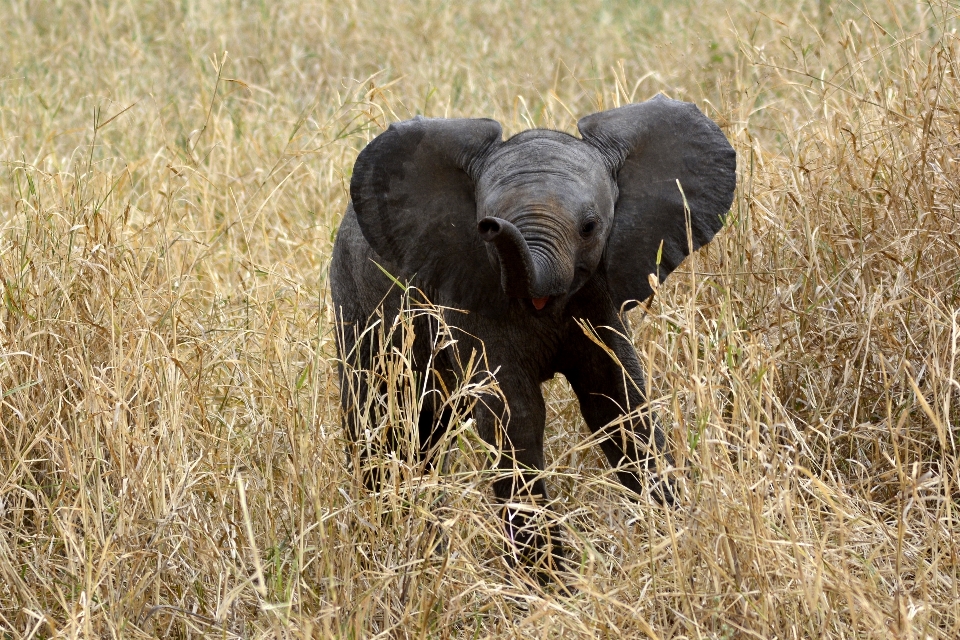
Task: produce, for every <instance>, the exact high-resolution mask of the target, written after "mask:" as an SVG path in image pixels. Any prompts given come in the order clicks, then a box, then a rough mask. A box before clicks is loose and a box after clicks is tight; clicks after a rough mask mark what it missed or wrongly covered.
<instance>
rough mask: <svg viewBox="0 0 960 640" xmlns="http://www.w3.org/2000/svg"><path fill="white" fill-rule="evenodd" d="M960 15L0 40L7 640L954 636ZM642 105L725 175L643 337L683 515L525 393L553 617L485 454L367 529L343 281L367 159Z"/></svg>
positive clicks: (204, 9)
mask: <svg viewBox="0 0 960 640" xmlns="http://www.w3.org/2000/svg"><path fill="white" fill-rule="evenodd" d="M958 13H960V8H958V7H957V6H955V5H954V4H950V3H947V2H944V1H943V0H933V1H932V2H884V1H881V0H852V1H849V2H841V1H839V0H819V1H818V2H817V1H812V0H807V1H800V2H730V1H723V2H720V1H717V0H700V1H698V2H667V1H662V2H661V1H655V2H631V1H626V0H619V1H616V0H615V1H609V2H601V1H599V0H579V1H578V2H545V1H544V2H517V1H515V0H501V1H493V2H476V3H454V2H440V1H434V0H430V1H423V2H415V1H397V2H374V1H367V0H341V1H339V2H316V1H311V0H298V1H296V2H286V1H282V2H259V3H258V2H243V1H233V2H230V1H223V2H216V1H214V0H183V1H182V2H178V3H173V2H160V1H144V2H134V1H131V0H97V1H92V2H78V1H73V0H60V1H57V2H31V1H21V0H5V1H4V2H3V3H2V5H0V38H2V43H0V285H2V291H0V294H2V304H0V396H2V397H0V637H3V638H49V637H111V638H120V637H122V638H141V637H179V638H187V637H191V638H193V637H208V636H210V637H223V638H234V637H244V638H248V637H249V638H258V637H346V638H367V637H390V638H399V637H403V638H406V637H411V638H413V637H416V638H421V637H423V638H428V637H429V638H433V637H439V638H447V637H465V638H483V637H517V638H528V637H543V638H561V637H562V638H617V639H625V638H644V637H649V638H754V637H755V638H819V637H824V638H891V637H895V638H918V639H923V638H944V639H955V638H957V637H960V461H958V453H960V450H958V440H960V426H958V425H960V406H958V405H960V383H958V381H960V371H958V369H960V352H958V349H960V278H958V275H960V224H958V223H960V202H958V198H960V133H958V131H960V81H958V77H960V39H958V36H957V35H956V33H955V28H956V27H957V23H958V20H957V15H958ZM660 91H662V92H664V93H666V94H667V95H669V96H670V97H673V98H678V99H683V100H688V101H693V102H696V103H697V104H698V105H699V106H700V108H701V109H702V110H703V111H704V112H705V113H707V114H708V115H709V116H711V117H712V118H713V119H714V120H716V121H717V122H718V123H719V124H720V125H721V127H722V128H723V130H724V131H725V133H726V134H727V136H728V137H729V138H730V140H731V142H732V144H733V145H734V147H735V148H736V150H737V152H738V190H737V195H736V199H735V201H734V205H733V208H732V210H731V213H730V215H729V216H728V219H727V226H726V228H725V229H724V230H723V231H721V233H720V234H719V235H718V236H717V238H716V239H715V240H714V242H713V243H712V244H711V245H709V247H708V248H706V249H705V250H704V251H701V252H700V253H699V254H698V255H697V256H696V257H695V258H693V259H690V260H688V261H687V262H686V263H684V265H683V266H682V267H681V268H680V270H678V272H676V273H675V274H674V275H673V276H672V277H671V279H670V280H668V281H667V282H666V283H665V284H664V285H663V286H662V287H661V288H660V289H659V290H658V292H657V294H656V295H655V296H654V298H653V299H652V300H651V301H650V302H649V304H647V305H646V306H645V307H642V308H640V309H638V310H635V311H632V312H630V320H631V323H632V327H633V329H632V330H633V332H634V336H633V337H634V341H635V344H636V346H637V348H638V350H639V353H640V354H641V359H642V360H643V361H644V363H645V365H646V367H647V368H648V373H649V376H648V377H649V380H650V382H649V385H650V399H651V402H652V403H653V405H654V406H655V407H656V409H657V411H658V412H659V414H660V416H661V419H662V422H663V424H664V425H665V426H666V427H667V429H668V431H669V433H670V434H671V449H672V451H673V453H674V456H675V458H676V460H677V464H678V466H679V467H680V468H682V469H683V475H682V477H681V479H680V484H681V485H682V486H681V488H682V500H681V503H680V505H679V506H678V507H677V508H675V509H665V508H662V507H660V506H658V505H656V504H653V503H647V502H645V501H641V502H635V501H633V500H631V499H630V496H629V495H628V492H627V490H625V489H623V488H622V487H620V486H619V485H618V484H617V483H616V481H615V478H614V476H613V474H612V472H611V471H610V470H609V468H608V466H607V465H606V463H605V462H604V461H603V460H601V458H600V456H599V455H598V450H597V447H595V446H593V444H594V443H592V442H590V441H589V440H588V439H587V437H586V430H585V427H584V425H583V422H582V419H581V417H580V414H579V411H578V407H577V403H576V400H575V398H574V396H573V394H572V393H571V391H570V390H569V388H568V387H567V386H566V383H565V382H564V381H562V380H555V381H553V382H551V383H550V384H549V385H548V389H547V398H548V462H549V465H550V466H549V468H548V469H547V471H546V474H547V482H548V486H549V487H550V489H551V491H552V493H553V496H554V497H555V498H556V501H557V503H558V505H557V511H558V513H560V514H562V518H563V519H562V527H563V531H564V535H565V537H566V539H567V542H568V547H569V549H568V551H569V557H570V558H571V562H570V565H571V567H570V572H569V573H570V575H569V576H568V579H569V581H570V582H571V583H572V584H573V585H574V586H576V588H577V589H576V591H574V592H573V593H567V592H565V591H563V590H559V589H551V588H547V589H538V588H534V587H531V586H528V585H527V584H526V583H525V582H524V580H523V576H522V575H519V574H516V573H515V572H514V571H513V570H512V569H511V568H510V567H509V566H508V565H507V564H506V563H505V562H504V560H503V557H502V540H501V533H500V529H499V517H498V513H497V508H496V505H495V504H494V503H493V501H492V496H491V492H490V489H489V481H488V472H487V471H486V460H487V456H488V452H487V451H486V449H485V448H484V445H483V443H482V442H480V441H479V440H478V439H477V437H476V436H475V434H474V432H473V431H472V430H471V428H470V427H471V425H470V423H469V422H466V423H463V424H461V425H458V428H457V429H456V430H455V432H454V433H452V434H451V436H450V439H449V445H450V449H451V452H452V453H451V454H450V458H449V460H448V463H447V465H446V469H445V470H444V471H443V472H442V473H441V472H439V471H433V472H430V473H427V474H419V473H417V472H416V470H415V469H410V468H406V467H405V466H404V465H403V464H402V463H401V462H399V461H398V460H396V459H395V458H392V459H384V460H383V461H382V463H383V464H384V465H385V466H388V467H390V468H391V469H392V471H393V475H392V478H393V481H392V482H391V483H389V484H387V485H385V487H384V489H383V491H382V493H380V494H379V495H371V494H370V493H368V492H366V491H364V490H362V489H361V487H360V485H359V482H358V480H357V478H356V477H355V473H354V471H352V467H351V466H350V465H349V464H348V463H347V458H346V455H345V453H344V451H345V447H344V440H343V434H342V432H341V430H340V419H339V413H338V412H339V409H338V401H337V398H338V395H337V394H338V392H337V379H336V352H335V348H334V331H335V329H334V326H333V323H332V313H331V308H330V302H329V291H328V289H329V287H328V282H327V265H328V263H329V258H330V251H331V246H332V241H333V237H334V234H335V232H336V229H337V226H338V223H339V220H340V217H341V215H342V212H343V210H344V208H345V206H346V204H347V199H348V191H347V186H348V184H349V179H350V175H351V173H350V172H351V167H352V164H353V160H354V159H355V157H356V154H357V152H358V151H359V150H360V149H361V148H362V147H363V145H364V144H365V143H366V142H367V141H369V140H370V139H371V138H372V137H373V136H375V135H376V134H377V133H379V132H380V131H382V130H383V128H384V127H385V126H386V125H387V124H388V123H390V122H391V121H395V120H398V119H404V118H408V117H411V116H413V115H415V114H424V115H428V116H477V117H479V116H485V117H492V118H496V119H498V120H499V121H500V122H501V123H502V124H503V126H504V129H505V132H506V133H507V134H512V133H515V132H518V131H520V130H523V129H525V128H528V127H551V128H556V129H560V130H563V131H570V132H573V131H575V123H576V120H577V118H579V117H580V116H582V115H586V114H588V113H592V112H594V111H597V110H599V109H604V108H609V107H612V106H616V105H619V104H623V103H626V102H629V101H638V100H644V99H647V98H649V97H651V96H653V95H655V94H656V93H657V92H660ZM397 362H401V363H402V358H401V359H399V360H397ZM404 375H405V374H404V372H403V371H402V370H398V373H397V376H398V379H402V378H403V376H404ZM457 392H458V393H462V394H465V396H469V395H470V394H476V393H477V392H478V390H477V389H471V388H464V389H461V390H458V391H457ZM409 419H410V417H409V416H408V415H406V414H404V415H399V414H398V417H397V421H398V423H401V424H402V423H403V420H409Z"/></svg>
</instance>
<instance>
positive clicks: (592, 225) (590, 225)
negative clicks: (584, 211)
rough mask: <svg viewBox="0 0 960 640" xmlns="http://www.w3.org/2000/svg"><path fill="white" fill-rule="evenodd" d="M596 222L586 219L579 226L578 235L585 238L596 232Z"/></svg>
mask: <svg viewBox="0 0 960 640" xmlns="http://www.w3.org/2000/svg"><path fill="white" fill-rule="evenodd" d="M596 229H597V221H596V220H593V219H587V220H584V221H583V224H581V225H580V235H581V236H583V237H584V238H586V237H587V236H589V235H590V234H591V233H593V232H594V231H596Z"/></svg>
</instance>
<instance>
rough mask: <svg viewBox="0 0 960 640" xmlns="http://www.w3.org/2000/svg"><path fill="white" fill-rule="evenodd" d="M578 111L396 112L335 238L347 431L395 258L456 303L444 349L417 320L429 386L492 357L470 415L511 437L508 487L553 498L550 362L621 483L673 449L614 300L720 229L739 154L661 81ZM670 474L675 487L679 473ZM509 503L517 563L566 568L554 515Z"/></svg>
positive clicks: (355, 428)
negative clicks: (558, 116)
mask: <svg viewBox="0 0 960 640" xmlns="http://www.w3.org/2000/svg"><path fill="white" fill-rule="evenodd" d="M577 127H578V128H579V131H580V135H581V136H582V137H581V138H576V137H574V136H571V135H568V134H566V133H561V132H557V131H550V130H543V129H533V130H529V131H524V132H522V133H520V134H518V135H515V136H513V137H512V138H510V139H509V140H506V141H503V139H502V132H501V128H500V125H499V124H498V123H497V122H495V121H494V120H489V119H459V120H448V119H429V118H421V117H417V118H415V119H413V120H407V121H404V122H398V123H395V124H393V125H391V126H390V128H389V129H388V130H387V131H385V132H384V133H382V134H380V135H379V136H377V137H376V138H375V139H374V140H373V141H371V142H370V144H368V145H367V146H366V148H364V149H363V151H361V152H360V155H359V156H358V158H357V161H356V164H355V165H354V170H353V177H352V179H351V181H350V196H351V200H352V202H351V204H350V205H349V206H348V207H347V211H346V214H345V215H344V218H343V222H342V224H341V225H340V229H339V232H338V234H337V239H336V243H335V246H334V250H333V261H332V264H331V267H330V280H331V288H332V294H333V302H334V305H335V309H336V314H337V320H338V325H339V326H338V334H339V338H338V349H339V354H340V357H341V362H342V364H341V394H342V404H343V414H344V422H345V426H346V430H347V432H348V433H349V434H350V435H351V436H352V437H353V438H355V439H356V438H360V437H361V434H362V433H363V425H362V424H361V423H362V422H363V418H362V416H361V415H360V411H359V409H358V407H359V406H360V404H362V402H359V401H358V398H362V397H363V396H364V394H369V393H377V392H379V391H378V389H374V388H371V386H370V384H369V382H368V380H367V379H366V378H364V377H363V372H364V370H366V369H368V368H369V367H370V365H371V358H372V357H373V355H372V354H374V353H376V350H377V349H378V348H380V345H378V344H376V339H375V338H374V337H372V336H374V332H370V331H367V332H366V333H365V332H364V330H365V328H367V326H368V323H369V322H370V321H371V318H372V317H374V315H375V314H376V313H377V312H378V311H379V312H380V313H382V314H383V316H384V317H388V318H389V317H393V316H394V315H395V314H396V312H397V310H398V309H399V307H400V304H401V298H402V291H401V288H400V287H398V286H396V282H395V281H394V279H391V278H390V277H388V276H387V275H386V273H389V274H392V275H393V276H394V277H395V278H396V279H399V280H400V281H407V282H409V283H410V284H411V285H413V286H415V287H417V288H418V289H419V290H420V291H422V292H423V294H424V295H425V296H426V297H427V298H428V299H429V300H430V301H431V302H433V303H435V304H437V305H442V306H443V307H445V308H447V309H448V311H445V314H446V317H445V321H446V323H447V324H448V325H450V326H453V327H456V328H457V329H458V330H459V333H458V335H457V336H456V342H455V344H453V345H452V346H448V347H447V348H445V349H443V350H441V351H440V352H439V353H436V352H435V351H436V350H435V348H434V342H433V341H432V340H431V339H430V337H431V335H433V334H435V332H436V331H437V326H436V323H435V322H433V323H431V321H430V320H429V318H428V317H427V316H424V318H425V319H424V320H422V321H421V324H420V326H418V327H417V339H416V340H415V342H414V346H413V360H414V363H415V364H414V366H415V367H417V368H418V369H419V370H420V371H421V372H422V374H423V375H424V376H425V377H427V378H429V380H428V381H427V385H428V386H430V388H433V389H440V388H443V387H444V385H446V388H450V386H451V384H453V383H455V381H456V379H457V378H458V376H461V375H462V374H463V371H462V369H461V366H460V364H459V363H460V362H461V359H460V357H459V356H463V359H464V360H465V359H466V358H468V357H469V356H470V354H471V352H473V351H474V350H475V351H476V352H477V353H482V352H484V351H485V353H486V358H487V362H488V365H489V370H490V371H495V372H496V379H497V382H498V384H499V388H500V391H501V394H502V398H490V399H489V401H485V402H483V403H481V404H478V405H477V408H476V409H475V410H474V417H475V419H476V424H477V428H478V430H479V435H480V436H481V437H482V438H483V439H484V440H486V441H487V442H489V443H497V446H499V447H500V448H501V450H502V451H503V455H502V456H501V457H500V462H499V467H500V468H501V469H502V471H503V473H502V474H499V475H498V476H497V478H498V479H496V480H495V481H494V486H493V489H494V493H495V495H496V497H497V498H498V499H500V500H502V501H503V502H504V503H505V504H506V503H510V504H511V505H516V504H517V503H518V502H524V501H526V502H527V503H529V502H533V503H537V502H539V503H540V504H542V503H543V502H544V501H545V500H546V498H547V491H546V488H545V486H544V482H543V480H542V478H539V477H537V472H538V471H540V470H542V469H543V468H544V452H543V438H544V423H545V413H546V412H545V407H544V399H543V395H542V392H541V384H542V383H543V382H544V381H546V380H549V379H550V378H552V377H553V376H554V375H555V374H557V373H562V374H563V375H564V376H565V377H566V378H567V380H568V381H569V382H570V385H571V386H572V387H573V390H574V392H575V393H576V396H577V399H578V400H579V403H580V410H581V412H582V413H583V417H584V419H585V421H586V424H587V426H588V427H589V429H590V430H591V431H592V432H594V433H595V434H597V435H598V436H599V437H600V440H601V445H600V446H601V447H602V449H603V452H604V454H606V457H607V459H608V460H609V462H610V464H611V465H612V466H613V467H614V468H615V469H616V470H617V471H616V473H617V477H618V478H619V480H620V481H621V482H622V483H623V484H624V485H626V486H627V487H629V488H630V489H632V490H633V491H635V492H636V493H637V494H641V493H642V492H643V490H644V489H643V487H644V480H643V476H645V475H650V474H652V473H653V472H654V471H655V464H654V457H653V456H654V453H655V452H656V451H658V450H659V451H660V452H661V453H660V455H661V456H662V457H661V460H666V461H667V464H671V462H670V459H669V456H668V455H667V454H666V453H665V452H664V451H663V449H664V437H663V434H662V432H661V430H660V428H659V427H658V426H657V424H656V420H655V419H654V418H653V417H652V416H650V415H649V414H648V413H647V411H646V410H645V399H644V395H643V389H644V382H643V374H642V371H641V365H640V362H639V359H638V357H637V354H636V352H635V350H634V348H633V346H632V344H631V342H630V340H629V339H628V337H627V336H628V332H627V330H626V328H625V325H624V321H623V319H622V317H621V313H622V312H623V310H624V309H628V308H631V307H632V306H635V305H636V304H637V301H640V300H644V299H646V298H647V297H648V296H650V295H651V293H652V289H651V283H650V276H651V275H653V276H654V277H657V278H658V279H659V280H660V281H661V282H662V281H663V280H664V278H666V277H667V275H668V274H669V273H670V272H671V271H673V270H674V269H675V268H676V267H677V266H678V265H679V264H680V263H681V262H682V261H683V259H684V258H685V257H686V256H687V255H688V254H689V252H690V250H691V249H697V248H699V247H701V246H702V245H704V244H706V243H707V242H709V241H710V239H711V238H712V237H713V236H714V234H716V233H717V232H718V231H719V230H720V228H721V227H722V226H723V218H724V216H725V215H726V213H727V211H728V210H729V208H730V205H731V203H732V200H733V192H734V188H735V185H736V153H735V152H734V150H733V148H732V147H731V146H730V143H729V142H728V141H727V139H726V137H725V136H724V134H723V133H722V132H721V131H720V129H719V127H717V125H716V124H714V123H713V121H711V120H710V119H709V118H707V117H706V116H704V115H703V114H702V113H701V112H700V110H699V109H697V107H696V106H695V105H693V104H690V103H685V102H678V101H676V100H671V99H668V98H666V97H664V96H662V95H658V96H656V97H655V98H653V99H651V100H648V101H646V102H642V103H636V104H629V105H626V106H623V107H619V108H616V109H610V110H608V111H602V112H599V113H594V114H592V115H589V116H586V117H585V118H583V119H581V120H580V121H579V122H578V123H577ZM678 183H679V186H678ZM681 187H682V192H681ZM684 202H686V203H687V207H685V206H684ZM688 212H689V213H688ZM591 327H592V334H593V335H592V338H591V336H590V335H588V331H591V330H590V328H591ZM585 328H586V329H587V330H585ZM598 341H599V342H602V343H603V345H604V347H605V348H604V347H601V346H600V344H598ZM428 367H429V370H428ZM358 394H359V395H358ZM437 397H438V398H439V397H440V396H439V393H438V394H437ZM504 400H505V403H504ZM440 402H441V400H439V399H438V400H437V401H436V402H435V403H434V404H433V405H431V404H430V403H429V402H428V403H425V405H424V407H423V408H422V409H421V411H420V415H419V421H418V426H419V433H418V437H419V443H420V446H421V451H422V454H423V455H429V454H430V452H431V447H432V446H434V445H435V444H436V443H437V442H438V439H439V436H440V435H442V434H443V432H444V430H445V429H446V428H447V426H448V422H449V419H450V416H449V412H448V411H444V410H443V407H442V406H441V405H440ZM657 486H658V487H659V489H658V492H657V493H658V494H659V498H660V499H661V500H665V501H670V500H671V499H672V495H671V491H670V489H669V485H668V484H665V483H663V482H658V483H657ZM503 516H504V526H505V527H506V533H507V538H508V540H510V541H512V543H511V544H512V546H513V548H512V549H510V550H509V551H510V552H511V555H513V557H519V558H521V560H520V562H521V564H530V565H537V566H536V567H533V568H534V570H535V571H537V575H538V576H539V577H541V578H543V576H544V575H546V574H547V573H549V571H551V570H553V569H557V568H559V567H560V566H561V564H562V555H563V550H562V546H561V544H560V542H559V537H558V535H557V531H556V530H555V529H550V528H539V529H538V528H537V527H534V526H531V525H530V522H529V518H528V517H527V516H526V515H525V514H524V513H522V512H520V511H519V510H518V509H517V508H515V507H511V508H506V507H505V508H504V510H503Z"/></svg>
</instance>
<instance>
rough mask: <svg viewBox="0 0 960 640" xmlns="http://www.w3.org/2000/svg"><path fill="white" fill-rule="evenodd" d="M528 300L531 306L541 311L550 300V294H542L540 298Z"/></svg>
mask: <svg viewBox="0 0 960 640" xmlns="http://www.w3.org/2000/svg"><path fill="white" fill-rule="evenodd" d="M530 302H532V303H533V308H534V309H536V310H537V311H542V310H543V308H544V307H545V306H547V303H548V302H550V296H544V297H542V298H531V299H530Z"/></svg>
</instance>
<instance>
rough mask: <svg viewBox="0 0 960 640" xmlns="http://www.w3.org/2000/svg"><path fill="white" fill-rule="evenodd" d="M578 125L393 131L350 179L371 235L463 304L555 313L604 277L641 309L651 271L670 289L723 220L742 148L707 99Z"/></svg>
mask: <svg viewBox="0 0 960 640" xmlns="http://www.w3.org/2000/svg"><path fill="white" fill-rule="evenodd" d="M577 126H578V129H579V130H580V134H581V136H582V137H581V138H576V137H574V136H571V135H568V134H565V133H560V132H557V131H549V130H542V129H534V130H530V131H525V132H523V133H520V134H518V135H516V136H514V137H512V138H510V139H509V140H507V141H502V132H501V128H500V125H499V124H498V123H497V122H495V121H493V120H488V119H461V120H448V119H426V118H421V117H417V118H415V119H413V120H407V121H404V122H399V123H396V124H393V125H391V126H390V128H389V129H388V130H387V131H385V132H384V133H382V134H380V135H379V136H377V138H375V139H374V140H373V141H372V142H371V143H370V144H369V145H367V147H366V148H365V149H364V150H363V151H362V152H361V153H360V155H359V157H358V158H357V162H356V165H355V167H354V174H353V178H352V180H351V182H350V195H351V198H352V200H353V206H354V209H355V211H356V214H357V220H358V222H359V224H360V228H361V230H362V232H363V235H364V237H365V238H366V239H367V241H368V242H369V243H370V245H371V246H372V247H373V248H374V250H375V251H376V252H377V253H378V254H379V255H380V256H382V257H383V258H384V259H385V260H387V261H389V262H390V263H391V264H392V265H393V266H395V267H397V268H399V269H400V270H402V272H403V273H404V274H406V275H411V276H413V277H414V284H417V285H418V286H420V287H421V288H423V289H424V290H425V291H427V292H428V293H429V292H432V293H433V294H434V295H435V296H439V298H438V299H436V300H435V302H439V303H442V304H446V305H450V306H456V307H460V308H466V309H470V310H475V311H479V312H481V313H484V312H488V311H490V310H491V309H498V308H503V307H504V305H508V304H510V300H511V299H515V300H519V301H521V303H522V304H523V305H524V306H525V307H526V308H527V309H528V310H529V311H530V312H531V313H535V314H536V313H549V312H550V310H557V309H562V308H563V306H564V305H565V302H566V301H567V300H568V299H569V298H570V296H572V295H573V294H574V293H576V291H577V290H578V289H579V288H580V287H582V286H583V285H584V283H586V282H587V281H588V280H589V279H590V278H591V277H593V276H594V274H596V273H598V272H602V273H603V277H604V278H605V280H606V287H607V290H608V292H609V294H610V296H611V298H612V301H613V302H614V303H615V304H616V305H618V306H619V305H624V304H626V305H627V306H628V307H629V306H632V305H634V304H636V301H638V300H643V299H645V298H647V297H648V296H649V295H650V294H651V293H652V290H651V287H650V284H649V276H650V274H654V275H655V276H656V277H658V278H659V280H660V281H661V282H662V281H663V280H664V278H666V277H667V275H668V274H669V273H670V272H671V271H673V270H674V269H675V268H676V267H677V266H678V265H679V264H680V263H681V262H682V261H683V259H684V258H685V257H686V256H687V255H688V254H689V252H690V250H691V249H694V250H695V249H697V248H699V247H700V246H702V245H704V244H706V243H707V242H709V241H710V239H711V238H712V237H713V236H714V234H716V233H717V231H719V230H720V228H721V227H722V226H723V216H724V215H725V214H726V212H727V210H728V209H729V208H730V204H731V202H732V200H733V191H734V187H735V184H736V175H735V174H736V154H735V152H734V150H733V148H732V147H731V146H730V144H729V142H727V139H726V137H725V136H724V135H723V133H722V132H721V131H720V129H719V127H717V125H716V124H714V123H713V121H711V120H710V119H709V118H707V117H706V116H704V115H703V114H702V113H701V112H700V110H699V109H697V107H696V106H695V105H693V104H690V103H685V102H678V101H676V100H671V99H668V98H666V97H664V96H662V95H658V96H656V97H655V98H653V99H651V100H648V101H646V102H642V103H637V104H630V105H626V106H623V107H619V108H616V109H611V110H608V111H602V112H599V113H595V114H592V115H589V116H586V117H584V118H582V119H581V120H580V121H579V122H578V123H577ZM678 183H679V186H678ZM681 188H682V192H681ZM684 200H686V203H687V207H685V206H684ZM687 210H689V216H688V215H687V213H686V212H687Z"/></svg>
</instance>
